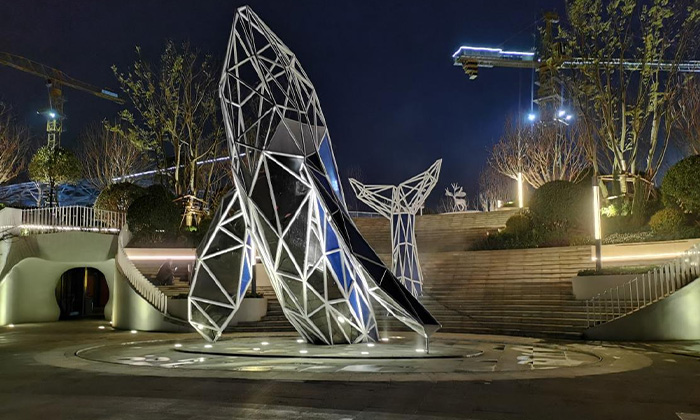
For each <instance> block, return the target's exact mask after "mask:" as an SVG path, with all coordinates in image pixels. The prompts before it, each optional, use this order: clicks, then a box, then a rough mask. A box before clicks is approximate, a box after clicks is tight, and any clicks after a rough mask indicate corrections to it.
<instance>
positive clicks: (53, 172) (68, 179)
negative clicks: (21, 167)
mask: <svg viewBox="0 0 700 420" xmlns="http://www.w3.org/2000/svg"><path fill="white" fill-rule="evenodd" d="M29 177H30V178H31V179H32V181H35V182H41V183H44V184H47V185H48V187H49V188H48V198H47V200H46V201H45V202H46V203H47V204H48V205H49V206H57V205H59V203H58V194H57V187H58V185H60V184H74V183H76V182H77V181H78V180H80V178H81V177H82V169H81V166H80V161H78V159H77V158H76V157H75V155H74V154H73V153H72V152H71V151H69V150H66V149H63V148H61V147H55V148H53V149H52V148H50V147H49V146H42V147H40V148H39V150H37V152H36V153H35V154H34V156H33V157H32V160H31V162H29Z"/></svg>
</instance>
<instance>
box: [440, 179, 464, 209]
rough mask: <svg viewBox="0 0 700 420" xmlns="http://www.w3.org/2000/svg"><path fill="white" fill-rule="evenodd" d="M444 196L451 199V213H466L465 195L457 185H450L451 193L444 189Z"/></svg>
mask: <svg viewBox="0 0 700 420" xmlns="http://www.w3.org/2000/svg"><path fill="white" fill-rule="evenodd" d="M445 195H446V196H448V197H452V201H453V203H452V211H453V212H458V211H467V193H465V192H464V190H463V189H462V187H460V186H459V185H458V184H455V183H453V184H452V191H450V190H449V189H447V188H445Z"/></svg>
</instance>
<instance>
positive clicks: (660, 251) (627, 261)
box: [591, 238, 700, 267]
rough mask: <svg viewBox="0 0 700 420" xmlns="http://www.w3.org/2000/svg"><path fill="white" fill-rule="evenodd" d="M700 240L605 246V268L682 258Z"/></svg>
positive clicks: (649, 263) (603, 251)
mask: <svg viewBox="0 0 700 420" xmlns="http://www.w3.org/2000/svg"><path fill="white" fill-rule="evenodd" d="M697 243H700V238H695V239H680V240H675V241H663V242H636V243H631V244H615V245H603V247H602V249H601V251H602V254H603V266H605V267H618V266H623V265H651V264H658V263H659V262H662V261H666V260H671V259H673V258H676V257H678V256H680V255H681V254H682V253H683V252H684V251H687V250H688V249H690V248H691V247H692V246H693V245H695V244H697ZM594 257H595V247H594V246H593V247H591V259H593V258H594Z"/></svg>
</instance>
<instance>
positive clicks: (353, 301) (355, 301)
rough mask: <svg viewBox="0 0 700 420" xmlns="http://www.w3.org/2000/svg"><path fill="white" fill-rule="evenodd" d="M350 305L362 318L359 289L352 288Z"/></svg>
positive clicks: (357, 315)
mask: <svg viewBox="0 0 700 420" xmlns="http://www.w3.org/2000/svg"><path fill="white" fill-rule="evenodd" d="M350 307H351V308H352V311H353V312H354V313H355V316H356V317H357V319H358V320H359V319H361V318H360V316H361V315H360V314H361V313H362V308H361V307H360V298H359V297H358V296H357V290H355V289H352V292H350Z"/></svg>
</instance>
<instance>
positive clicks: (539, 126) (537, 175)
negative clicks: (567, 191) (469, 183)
mask: <svg viewBox="0 0 700 420" xmlns="http://www.w3.org/2000/svg"><path fill="white" fill-rule="evenodd" d="M489 166H490V167H492V168H494V169H495V170H496V171H498V172H499V173H501V174H502V175H504V176H506V177H508V178H511V179H517V178H518V172H521V173H522V174H523V180H524V181H525V182H526V183H528V184H529V185H531V186H532V187H534V188H539V187H540V186H542V185H543V184H545V183H547V182H549V181H556V180H565V181H577V180H578V179H579V178H580V176H581V175H582V173H583V171H584V170H585V169H586V167H587V166H588V163H587V160H586V155H585V153H584V149H583V148H582V147H581V145H580V144H579V132H578V129H577V128H576V126H574V125H565V124H563V123H560V122H556V121H554V122H550V121H548V122H539V123H536V124H533V125H528V126H523V125H522V124H513V122H512V120H511V119H507V120H506V123H505V127H504V133H503V135H502V136H501V138H500V139H499V141H498V142H497V143H496V144H495V145H494V147H493V149H492V151H491V155H490V157H489Z"/></svg>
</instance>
